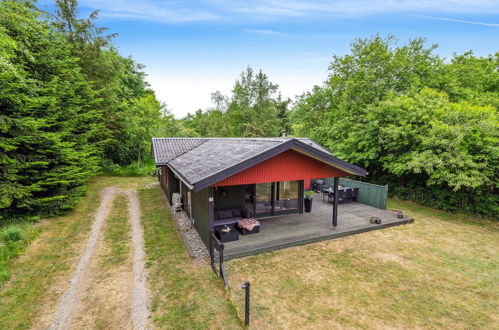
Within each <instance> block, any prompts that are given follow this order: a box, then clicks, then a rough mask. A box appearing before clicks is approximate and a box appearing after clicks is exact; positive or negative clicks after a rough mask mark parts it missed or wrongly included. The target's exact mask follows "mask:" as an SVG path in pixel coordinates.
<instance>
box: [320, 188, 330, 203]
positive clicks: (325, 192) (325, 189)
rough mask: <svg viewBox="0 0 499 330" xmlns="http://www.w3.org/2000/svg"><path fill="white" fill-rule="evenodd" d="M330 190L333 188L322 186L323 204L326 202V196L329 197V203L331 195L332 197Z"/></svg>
mask: <svg viewBox="0 0 499 330" xmlns="http://www.w3.org/2000/svg"><path fill="white" fill-rule="evenodd" d="M330 188H331V187H329V186H322V190H321V192H322V202H324V196H328V201H329V195H330V193H329V191H327V190H328V189H330Z"/></svg>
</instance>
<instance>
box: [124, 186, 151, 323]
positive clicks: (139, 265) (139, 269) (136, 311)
mask: <svg viewBox="0 0 499 330" xmlns="http://www.w3.org/2000/svg"><path fill="white" fill-rule="evenodd" d="M126 194H127V195H128V198H129V201H130V221H131V224H132V241H133V292H132V323H133V327H134V329H147V321H148V319H149V314H150V310H149V304H148V298H147V297H148V292H147V285H146V281H147V270H146V268H145V261H144V259H145V253H144V230H143V229H142V225H141V224H140V202H139V199H138V197H137V192H136V191H135V190H129V191H126Z"/></svg>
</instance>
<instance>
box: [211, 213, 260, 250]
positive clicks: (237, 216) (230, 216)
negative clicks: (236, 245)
mask: <svg viewBox="0 0 499 330" xmlns="http://www.w3.org/2000/svg"><path fill="white" fill-rule="evenodd" d="M213 229H214V232H215V236H217V238H218V239H219V240H220V243H226V242H231V241H237V240H238V239H239V234H241V235H249V234H255V233H258V232H260V222H258V221H257V220H256V219H254V218H253V217H252V214H251V212H248V211H247V210H246V209H245V208H235V209H231V210H219V211H215V224H214V228H213Z"/></svg>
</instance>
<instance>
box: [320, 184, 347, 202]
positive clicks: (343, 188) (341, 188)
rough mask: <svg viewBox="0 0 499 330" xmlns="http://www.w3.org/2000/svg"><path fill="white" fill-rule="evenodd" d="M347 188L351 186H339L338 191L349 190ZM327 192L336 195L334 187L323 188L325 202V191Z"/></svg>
mask: <svg viewBox="0 0 499 330" xmlns="http://www.w3.org/2000/svg"><path fill="white" fill-rule="evenodd" d="M347 189H350V188H348V187H341V186H339V187H338V191H340V190H347ZM325 192H327V193H328V195H333V196H334V189H333V188H327V189H323V190H322V201H323V202H324V195H325V194H324V193H325Z"/></svg>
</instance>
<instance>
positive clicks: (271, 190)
mask: <svg viewBox="0 0 499 330" xmlns="http://www.w3.org/2000/svg"><path fill="white" fill-rule="evenodd" d="M300 200H301V199H300V182H299V181H281V182H268V183H257V184H256V185H255V215H256V216H257V217H258V216H259V217H263V216H269V215H277V214H282V213H288V212H290V213H293V211H298V210H299V203H300V202H299V201H300Z"/></svg>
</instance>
